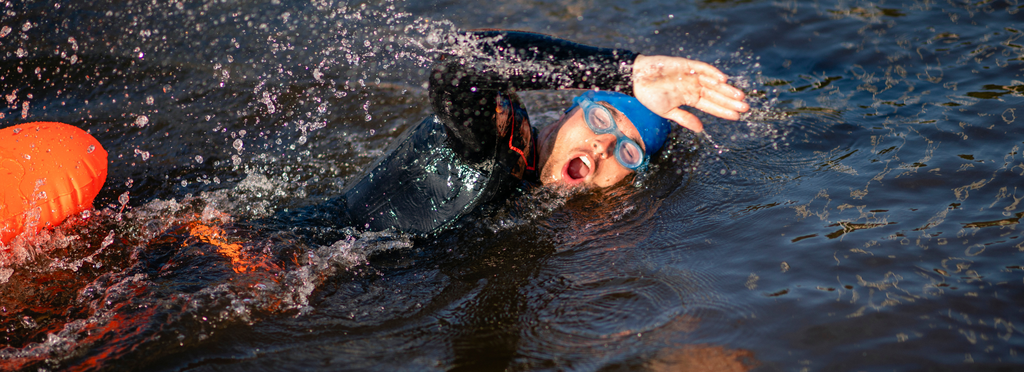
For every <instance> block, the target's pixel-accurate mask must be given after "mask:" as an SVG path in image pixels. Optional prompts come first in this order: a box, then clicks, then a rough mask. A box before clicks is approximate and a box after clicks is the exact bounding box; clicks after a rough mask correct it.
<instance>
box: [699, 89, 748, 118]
mask: <svg viewBox="0 0 1024 372" xmlns="http://www.w3.org/2000/svg"><path fill="white" fill-rule="evenodd" d="M693 107H695V108H697V109H699V110H701V111H704V112H706V113H709V114H711V115H714V116H717V117H720V118H722V119H728V120H737V119H739V118H740V113H743V112H747V110H749V109H750V105H748V104H747V103H746V102H743V101H740V100H737V99H733V98H732V97H728V96H725V95H723V94H722V93H720V92H718V91H714V90H706V91H705V92H704V94H702V95H701V99H700V101H698V102H697V105H695V106H693Z"/></svg>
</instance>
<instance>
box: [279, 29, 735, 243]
mask: <svg viewBox="0 0 1024 372" xmlns="http://www.w3.org/2000/svg"><path fill="white" fill-rule="evenodd" d="M449 41H450V43H451V46H450V48H449V49H447V50H450V51H452V52H451V53H449V54H446V55H444V56H442V57H441V59H440V60H439V61H438V62H437V64H436V65H435V67H434V68H433V70H432V71H431V72H430V76H429V92H428V93H429V97H430V103H431V106H432V108H433V109H434V115H432V116H430V117H428V118H426V119H425V120H423V121H422V122H420V123H419V124H418V125H416V126H414V127H412V128H410V129H409V130H408V131H406V132H405V133H403V134H402V135H401V136H399V138H398V139H397V140H396V141H395V142H394V144H393V145H392V147H391V148H390V149H389V150H388V152H387V154H386V155H384V156H383V157H382V158H380V159H379V160H378V161H377V162H376V163H375V164H374V165H373V166H371V167H370V168H369V169H368V171H366V172H365V173H364V174H363V175H362V177H361V178H359V179H358V180H357V181H356V182H354V183H352V184H350V185H349V187H348V188H347V189H345V190H344V191H343V195H342V196H341V197H339V198H337V199H335V200H333V201H331V202H328V203H327V204H326V205H323V206H320V207H318V209H319V210H318V212H319V213H321V216H329V217H318V219H319V218H324V222H326V221H327V220H334V221H341V222H342V223H343V224H346V225H349V226H356V227H360V228H365V229H369V230H377V231H380V230H386V229H396V230H399V231H404V232H409V233H414V234H429V233H435V232H438V231H440V230H443V229H444V228H445V227H447V226H449V225H450V224H452V223H453V222H454V221H456V220H458V219H459V218H461V217H462V216H464V215H465V214H467V213H469V212H471V211H473V210H474V209H476V208H477V207H479V206H480V205H481V204H484V203H487V202H490V201H496V200H504V199H505V198H507V197H509V196H510V195H511V194H512V192H513V190H514V189H516V188H517V187H519V185H520V184H521V183H523V182H524V181H525V182H527V183H531V184H540V185H543V186H549V187H583V188H604V187H609V186H612V185H615V184H618V183H619V182H622V181H623V180H624V179H626V178H627V177H630V176H631V175H634V174H636V173H637V172H643V171H645V169H646V168H647V163H648V161H649V159H650V157H651V156H652V155H653V154H655V153H657V152H658V150H660V149H661V148H662V145H663V144H664V142H665V139H666V136H667V135H668V134H669V132H670V131H671V129H672V126H673V125H680V126H682V127H685V128H687V129H689V130H692V131H694V132H701V131H702V130H703V124H702V123H701V121H700V120H699V119H698V118H697V117H696V116H694V115H693V114H691V113H689V112H687V111H685V110H683V109H681V108H680V107H681V106H690V107H693V108H696V109H699V110H701V111H704V112H706V113H708V114H711V115H714V116H717V117H720V118H723V119H728V120H737V119H739V116H740V114H741V113H743V112H746V111H747V110H748V109H749V106H748V105H747V104H746V103H744V98H745V96H744V93H743V92H742V91H741V90H739V89H737V88H735V87H733V86H731V85H729V84H728V83H727V79H728V76H726V75H725V74H724V73H722V72H721V71H719V70H718V69H716V68H714V67H712V66H711V65H708V64H706V63H703V62H698V61H693V60H689V59H685V58H680V57H670V56H646V55H639V54H637V53H634V52H631V51H628V50H624V49H603V48H596V47H591V46H585V45H581V44H577V43H573V42H569V41H566V40H560V39H556V38H553V37H550V36H546V35H541V34H535V33H529V32H518V31H498V30H486V31H475V32H465V33H460V34H459V35H457V36H455V37H452V39H451V40H449ZM542 89H550V90H559V89H579V90H584V92H583V93H582V94H581V95H580V96H579V97H576V99H574V100H573V104H572V106H571V107H569V109H567V110H566V111H565V113H564V114H563V115H562V117H561V118H560V119H559V120H558V121H556V122H555V123H554V124H551V125H549V126H547V127H544V128H543V129H541V130H538V129H537V128H535V127H534V126H533V124H532V123H531V122H530V119H529V116H528V115H527V112H526V109H525V108H524V107H523V105H522V103H520V100H519V98H518V97H517V95H516V92H517V91H524V90H542ZM308 212H309V211H305V212H303V213H301V214H304V215H306V216H309V214H308ZM283 219H284V220H289V219H292V217H287V218H283ZM292 220H293V221H294V219H292ZM281 222H285V221H281ZM309 222H311V221H306V223H309Z"/></svg>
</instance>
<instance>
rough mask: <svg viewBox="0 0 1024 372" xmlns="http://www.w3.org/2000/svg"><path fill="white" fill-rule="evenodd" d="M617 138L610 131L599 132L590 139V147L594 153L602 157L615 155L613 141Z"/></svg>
mask: <svg viewBox="0 0 1024 372" xmlns="http://www.w3.org/2000/svg"><path fill="white" fill-rule="evenodd" d="M617 139H618V138H617V137H615V135H614V134H611V133H605V134H599V135H597V137H595V138H594V140H593V141H591V143H590V147H591V149H592V150H593V151H594V155H595V156H597V157H600V158H602V159H604V158H608V157H610V156H615V153H614V151H615V141H616V140H617Z"/></svg>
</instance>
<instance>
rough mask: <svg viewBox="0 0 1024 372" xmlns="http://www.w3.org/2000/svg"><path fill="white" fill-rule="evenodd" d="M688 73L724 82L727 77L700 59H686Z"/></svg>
mask: <svg viewBox="0 0 1024 372" xmlns="http://www.w3.org/2000/svg"><path fill="white" fill-rule="evenodd" d="M688 61H689V62H690V63H689V65H690V66H689V67H690V73H696V74H700V75H701V77H708V78H712V79H714V81H715V82H717V83H724V82H726V80H728V79H729V76H728V75H726V74H725V73H723V72H722V71H720V70H719V69H717V68H715V66H712V65H709V64H707V63H704V62H701V61H694V60H688Z"/></svg>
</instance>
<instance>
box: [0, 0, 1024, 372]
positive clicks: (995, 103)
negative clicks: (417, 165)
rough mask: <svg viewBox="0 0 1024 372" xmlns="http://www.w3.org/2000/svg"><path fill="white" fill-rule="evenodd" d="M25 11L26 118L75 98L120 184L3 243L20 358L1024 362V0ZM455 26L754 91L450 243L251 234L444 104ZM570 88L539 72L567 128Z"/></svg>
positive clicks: (179, 362)
mask: <svg viewBox="0 0 1024 372" xmlns="http://www.w3.org/2000/svg"><path fill="white" fill-rule="evenodd" d="M0 9H3V12H2V13H0V35H2V36H0V54H2V55H4V58H3V62H2V63H0V69H2V74H0V76H2V77H3V80H0V93H2V94H3V96H4V99H3V100H2V102H3V103H4V105H3V107H2V109H0V113H2V115H3V118H2V119H0V125H2V126H8V125H13V124H15V123H20V122H25V121H30V120H58V121H64V122H68V123H71V124H74V125H77V126H79V127H82V128H85V129H87V130H89V132H90V133H92V134H93V135H95V136H96V137H97V138H98V139H99V140H100V142H101V143H103V144H104V146H105V147H106V149H107V150H108V151H109V153H110V160H111V172H110V176H109V178H108V181H107V185H106V187H105V190H104V191H103V193H101V194H100V197H99V199H98V202H97V210H94V211H91V212H90V213H88V214H83V215H82V216H76V217H73V218H72V219H71V220H70V221H69V222H67V223H66V224H65V225H63V226H62V227H60V228H58V229H56V230H55V231H52V232H47V233H43V234H41V235H39V236H36V237H32V238H29V239H25V240H21V241H18V242H16V243H15V244H14V245H13V248H14V249H13V250H12V251H11V252H12V253H8V254H7V255H6V256H4V257H3V264H2V265H0V324H2V325H3V327H4V328H5V329H6V333H4V335H3V336H2V337H0V339H2V342H3V343H4V345H5V346H2V349H0V368H2V369H5V370H18V369H24V370H39V369H46V370H61V369H79V370H97V369H98V370H111V369H117V370H186V369H187V370H225V369H227V370H254V369H259V370H279V369H289V370H338V369H352V370H389V369H404V370H438V369H446V370H495V369H516V370H520V369H531V370H533V369H555V370H564V369H573V370H597V369H605V370H618V369H647V370H656V371H660V370H677V369H692V370H700V368H704V370H724V369H727V368H736V369H737V370H744V369H749V368H754V369H756V370H765V371H768V370H786V371H790V370H922V369H930V370H957V371H961V370H997V369H1006V370H1009V369H1013V368H1014V367H1016V366H1017V365H1019V364H1021V362H1022V361H1021V358H1020V357H1019V356H1018V353H1019V352H1021V351H1024V349H1022V346H1024V345H1022V340H1024V316H1022V314H1021V310H1020V306H1018V305H1019V304H1018V302H1019V301H1018V299H1019V298H1021V296H1022V295H1024V293H1022V292H1024V291H1022V288H1024V287H1022V286H1024V269H1022V267H1024V262H1022V261H1021V253H1020V252H1021V251H1024V239H1022V238H1021V234H1020V232H1018V231H1017V228H1018V226H1019V223H1020V219H1021V217H1022V213H1024V205H1021V200H1022V199H1024V187H1021V185H1024V182H1022V181H1024V158H1022V154H1021V150H1022V144H1024V140H1022V138H1024V137H1022V135H1021V130H1020V129H1019V128H1020V125H1021V124H1020V123H1021V120H1022V119H1021V118H1020V117H1022V116H1024V111H1020V110H1018V108H1019V107H1021V106H1022V105H1021V104H1022V103H1024V98H1022V97H1024V77H1022V76H1021V66H1022V62H1024V48H1022V46H1021V45H1024V43H1022V40H1024V39H1022V35H1024V34H1022V32H1024V30H1022V27H1021V25H1022V24H1024V23H1022V22H1021V20H1022V19H1024V18H1022V17H1024V16H1022V14H1024V13H1021V11H1022V10H1024V5H1021V4H1018V3H1017V2H1015V1H1002V0H1000V1H986V2H956V1H950V2H930V1H917V2H902V3H885V2H868V1H816V2H800V1H786V2H767V1H707V2H695V3H684V4H678V3H677V2H675V1H644V2H633V3H629V4H623V3H609V2H596V1H583V2H580V1H561V2H502V3H500V4H494V5H493V6H490V7H481V6H479V4H477V3H474V2H415V3H390V2H383V3H380V2H364V3H360V2H341V1H337V2H332V1H309V2H306V1H277V0H274V1H269V2H257V1H253V2H219V1H210V2H207V3H184V2H170V3H168V4H162V3H161V4H157V3H153V2H141V1H140V2H132V1H129V2H109V3H108V2H89V3H88V4H65V3H64V2H51V1H38V2H33V3H29V4H22V3H17V2H5V3H0ZM456 27H457V28H464V29H470V28H476V27H497V28H514V29H524V30H532V31H538V32H543V33H548V34H552V35H556V36H560V37H564V38H568V39H573V40H577V41H580V42H584V43H590V44H595V45H602V46H610V47H615V46H618V47H627V48H631V49H633V50H637V51H640V52H643V53H652V54H653V53H660V54H673V55H680V56H687V57H691V58H696V59H701V60H705V61H709V62H713V63H714V64H716V65H718V66H720V67H722V68H723V70H725V71H726V72H727V73H729V74H731V75H733V76H734V77H735V78H734V81H735V82H736V83H737V84H738V85H740V86H741V87H743V88H744V89H745V90H747V91H748V92H749V94H750V96H751V97H752V98H751V103H752V106H753V107H754V110H753V112H752V113H751V114H749V115H748V116H746V117H745V118H744V119H743V120H741V121H738V122H724V121H720V120H716V119H711V118H708V117H703V118H704V119H705V124H706V128H708V133H709V137H708V138H704V137H700V138H698V137H696V136H691V135H688V134H683V133H681V132H680V133H679V134H678V136H677V137H676V138H675V139H674V140H673V141H672V143H671V145H670V148H669V150H668V151H665V152H664V153H663V155H662V156H660V157H659V158H657V159H655V160H654V168H653V169H654V172H653V173H652V174H650V175H647V176H645V177H643V179H642V180H641V185H642V186H643V187H641V188H638V189H631V188H627V189H617V190H611V191H609V192H606V193H584V194H580V195H570V196H565V195H560V194H558V193H545V192H538V193H535V194H531V195H528V196H526V197H524V198H522V199H520V200H516V201H513V202H510V203H509V204H506V205H499V206H496V207H494V208H492V209H489V210H486V211H483V212H482V213H481V214H479V215H477V216H475V217H474V218H472V219H470V220H467V221H465V222H464V223H463V224H462V225H461V226H460V228H458V229H456V230H453V231H450V232H449V233H446V234H443V235H441V236H438V237H436V238H431V239H421V238H414V237H409V236H404V235H401V234H389V233H377V234H363V233H358V232H357V231H356V230H353V229H340V230H332V229H324V228H322V227H317V226H303V227H294V228H291V229H285V230H282V231H253V230H252V229H249V228H247V227H246V226H247V225H245V223H244V222H245V221H247V220H250V219H252V218H258V217H261V216H266V215H269V214H271V213H274V212H276V211H280V210H284V209H290V208H296V207H301V206H305V205H310V204H315V203H317V202H320V201H323V200H326V199H328V198H329V197H331V196H333V195H336V194H337V193H338V192H339V190H341V189H342V187H343V186H344V184H345V182H349V178H350V177H352V176H353V175H355V174H357V173H358V172H359V171H360V170H361V169H363V168H364V167H365V166H367V164H368V163H370V162H371V161H372V160H373V159H374V158H376V157H377V156H378V155H380V154H381V152H382V151H383V150H384V149H385V148H386V146H387V144H388V143H389V140H390V139H392V138H394V136H396V135H397V134H398V133H400V132H401V131H402V130H404V129H405V128H407V127H408V126H409V125H411V124H414V123H416V122H418V121H419V120H420V119H421V118H422V117H423V116H425V115H427V114H428V113H429V107H428V104H427V97H426V92H425V89H424V87H423V85H422V84H423V82H424V81H425V80H426V79H425V73H426V71H427V70H426V69H427V68H428V67H429V65H430V60H431V58H432V56H433V52H434V51H435V48H437V44H436V41H437V40H438V38H439V37H440V36H443V35H445V34H447V33H449V32H450V31H451V30H452V29H454V28H456ZM568 97H569V95H567V94H564V93H551V92H544V93H527V94H524V99H525V100H526V101H527V103H528V106H529V107H530V110H531V115H533V116H534V121H538V122H544V121H550V120H553V118H555V117H557V113H558V112H559V109H560V108H562V107H564V106H565V105H566V102H567V99H568ZM1018 188H1021V190H1018Z"/></svg>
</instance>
